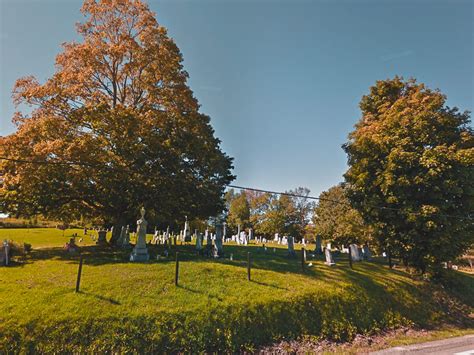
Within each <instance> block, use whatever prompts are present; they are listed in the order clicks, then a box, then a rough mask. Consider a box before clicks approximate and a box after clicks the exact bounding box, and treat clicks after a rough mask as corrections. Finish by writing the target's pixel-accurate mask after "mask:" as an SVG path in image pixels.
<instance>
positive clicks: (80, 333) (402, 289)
mask: <svg viewBox="0 0 474 355" xmlns="http://www.w3.org/2000/svg"><path fill="white" fill-rule="evenodd" d="M72 233H78V234H79V235H81V234H82V232H80V231H78V230H67V231H66V232H65V235H64V236H63V232H62V231H59V230H54V229H35V230H29V231H28V230H26V229H23V230H8V229H3V230H0V239H5V238H7V237H8V238H9V239H13V240H17V241H21V242H28V243H31V244H32V245H33V248H34V250H33V251H32V253H31V254H30V255H29V256H28V257H27V258H26V260H24V261H23V262H22V263H18V264H16V265H15V266H12V267H8V268H0V353H4V352H6V351H41V352H46V351H56V352H63V351H76V352H77V351H106V350H109V351H110V350H112V351H132V350H133V351H139V352H151V351H168V352H174V351H190V352H196V351H200V350H205V351H219V352H222V351H240V350H250V351H251V350H254V349H256V348H257V347H258V346H259V345H262V344H268V343H270V342H273V341H277V340H280V339H283V338H287V339H291V338H297V337H299V336H302V335H309V336H314V337H318V338H328V339H333V340H338V341H339V340H340V341H342V340H350V339H351V338H353V337H354V336H355V335H356V334H357V333H362V334H370V333H375V332H378V331H381V330H385V329H392V328H396V327H399V326H405V325H409V326H412V325H413V326H419V327H425V328H434V327H439V326H440V325H446V324H448V325H451V326H454V327H457V328H462V329H466V328H467V329H469V328H474V324H473V318H472V313H473V309H474V277H473V276H472V275H468V274H464V273H459V272H450V273H449V274H448V275H447V279H446V280H447V281H445V283H444V285H440V284H434V283H432V282H427V281H423V280H420V279H417V278H413V277H411V276H410V275H409V274H408V273H406V272H405V271H402V270H390V269H388V267H387V266H386V265H385V263H384V262H382V261H381V260H379V261H377V260H376V261H374V262H363V263H355V264H354V269H351V268H350V267H349V265H348V262H347V259H346V256H344V257H343V258H336V262H337V265H336V266H333V267H329V266H326V265H324V263H323V260H322V259H319V258H316V259H312V258H309V260H308V262H307V265H306V269H305V271H304V272H303V271H302V269H301V262H300V259H299V258H296V259H289V258H287V257H286V250H285V249H283V248H279V247H278V246H276V245H275V246H273V245H271V246H269V248H268V250H267V252H264V251H263V250H262V248H261V247H259V246H256V245H249V246H247V247H243V246H237V245H226V246H225V252H226V253H227V258H225V259H220V260H211V259H207V258H204V257H199V256H197V255H196V252H195V250H194V246H191V245H189V246H177V247H176V248H175V250H173V252H174V251H179V253H180V259H181V262H180V279H179V280H180V282H179V286H178V287H175V285H174V272H175V262H174V259H173V257H169V258H166V259H164V260H160V261H157V260H156V255H157V254H159V253H161V252H162V251H163V250H162V247H160V246H151V247H150V253H151V255H152V261H150V262H148V263H130V262H128V256H129V253H130V251H127V250H119V249H112V248H108V247H98V246H95V245H93V241H92V239H90V237H85V238H84V240H83V242H82V245H83V246H82V254H83V256H84V260H85V262H84V267H83V276H82V282H81V292H80V293H78V294H76V293H74V287H75V281H76V275H77V269H78V259H79V258H78V256H77V255H69V254H67V253H66V252H65V251H63V250H62V248H61V246H62V245H63V244H64V243H65V242H66V241H67V240H68V238H69V237H70V236H71V235H72ZM274 247H275V252H274V251H273V248H274ZM249 251H250V252H251V253H252V260H253V261H252V281H250V282H249V281H247V271H246V260H247V252H249ZM231 253H232V255H233V260H232V261H231V260H230V259H229V255H230V254H231ZM309 263H312V264H313V265H312V266H309Z"/></svg>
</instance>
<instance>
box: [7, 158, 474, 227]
mask: <svg viewBox="0 0 474 355" xmlns="http://www.w3.org/2000/svg"><path fill="white" fill-rule="evenodd" d="M0 160H5V161H11V162H15V163H23V164H40V165H45V164H46V165H48V164H49V165H68V166H73V165H78V166H87V167H92V168H99V169H104V166H103V165H96V164H90V163H82V162H54V161H46V160H45V161H40V160H26V159H13V158H7V157H2V156H0ZM107 169H108V170H119V169H116V168H112V167H107ZM226 186H227V187H228V188H234V189H239V190H247V191H254V192H262V193H269V194H274V195H285V196H290V197H299V198H306V199H310V200H318V201H328V202H332V203H336V204H341V205H346V206H351V205H350V204H349V203H347V202H344V201H337V200H332V199H328V198H324V197H315V196H309V195H298V194H294V193H291V192H278V191H271V190H263V189H256V188H252V187H244V186H238V185H232V184H229V185H226ZM369 207H370V208H374V209H380V210H389V211H402V209H401V208H396V207H385V206H369ZM410 214H414V215H422V213H420V212H410ZM438 216H442V217H446V218H457V219H462V220H469V221H474V218H472V217H463V216H453V215H447V214H441V213H439V214H438Z"/></svg>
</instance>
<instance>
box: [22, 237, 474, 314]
mask: <svg viewBox="0 0 474 355" xmlns="http://www.w3.org/2000/svg"><path fill="white" fill-rule="evenodd" d="M271 249H273V248H271V247H270V248H268V249H267V251H266V252H265V251H264V250H263V248H262V247H260V246H255V245H249V246H239V245H225V246H224V251H225V255H224V258H220V259H213V258H207V257H203V256H199V255H198V253H197V251H196V249H195V246H194V245H177V246H173V247H172V248H171V251H170V252H169V254H170V255H169V256H168V257H163V258H162V259H161V260H159V261H157V260H156V256H157V255H163V253H164V246H163V245H148V250H149V253H150V261H148V262H146V263H145V264H147V263H148V264H159V263H163V264H168V263H174V262H175V253H176V252H179V259H180V261H181V262H183V263H184V265H182V266H181V267H182V268H183V267H184V268H185V267H186V265H185V263H186V262H188V261H193V262H196V263H210V262H211V263H219V264H223V265H228V266H232V267H237V268H240V269H242V270H241V271H239V272H241V273H242V275H244V274H245V273H246V268H247V253H248V252H250V253H251V268H252V270H266V271H272V272H278V273H283V274H288V273H292V274H299V275H301V276H303V277H305V278H308V281H309V280H314V279H317V280H321V281H325V282H333V283H341V282H349V283H352V284H357V285H359V286H361V287H364V288H370V287H373V286H374V284H375V285H377V286H380V287H384V285H390V287H392V288H393V287H395V288H406V289H408V290H409V291H410V292H412V293H413V294H417V293H416V292H417V290H416V286H414V284H413V282H412V281H411V279H410V278H411V275H409V274H408V273H407V272H405V271H402V270H400V269H389V268H388V266H387V265H386V264H385V262H383V261H382V262H381V261H379V260H375V261H372V262H365V261H364V262H354V263H353V268H354V269H351V268H350V267H349V262H348V258H347V256H345V255H341V256H336V257H335V261H336V265H334V266H327V265H324V264H323V260H324V258H323V256H316V257H315V258H312V257H311V256H310V255H311V254H308V261H307V263H306V264H305V269H304V271H303V270H302V267H301V252H300V251H297V253H296V255H297V256H296V257H294V258H289V257H288V256H287V250H286V249H281V248H275V252H273V250H271ZM131 250H132V248H131V247H130V248H128V249H119V248H113V247H109V246H96V245H93V246H83V247H81V248H80V251H81V255H82V256H83V257H84V263H85V264H86V265H88V266H100V265H106V264H126V263H129V257H130V253H131ZM231 254H232V256H233V260H230V255H231ZM39 260H60V261H65V262H67V263H73V264H77V263H78V261H79V254H70V253H68V252H67V251H65V250H64V249H62V248H44V249H33V250H32V252H31V254H30V256H29V257H28V258H27V259H26V263H34V262H35V261H39ZM309 263H313V266H312V267H309ZM18 265H21V264H18ZM457 274H459V275H460V276H459V277H458V279H459V280H461V281H460V282H462V283H464V284H465V285H470V287H468V288H469V289H470V290H474V277H473V276H471V275H467V274H462V273H460V272H458V273H457ZM254 282H255V283H258V282H260V283H262V285H263V286H268V287H279V286H275V285H271V284H265V282H264V280H262V277H261V276H259V281H258V282H256V281H254ZM418 295H419V293H418ZM458 298H460V299H461V300H462V301H463V303H465V304H469V305H471V307H472V306H473V305H472V304H473V302H472V301H470V303H467V302H468V301H466V299H469V298H470V297H464V299H462V297H458Z"/></svg>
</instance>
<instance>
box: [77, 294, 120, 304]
mask: <svg viewBox="0 0 474 355" xmlns="http://www.w3.org/2000/svg"><path fill="white" fill-rule="evenodd" d="M78 293H80V294H82V295H85V296H92V297H94V298H97V299H98V300H101V301H106V302H109V303H110V304H113V305H116V306H119V305H120V304H121V303H120V302H119V301H117V300H114V299H113V298H112V297H104V296H101V295H96V294H94V293H90V292H86V291H79V292H78Z"/></svg>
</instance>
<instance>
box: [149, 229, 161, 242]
mask: <svg viewBox="0 0 474 355" xmlns="http://www.w3.org/2000/svg"><path fill="white" fill-rule="evenodd" d="M159 238H160V232H159V231H158V230H157V229H156V228H155V234H153V238H152V240H151V244H158V239H159Z"/></svg>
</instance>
